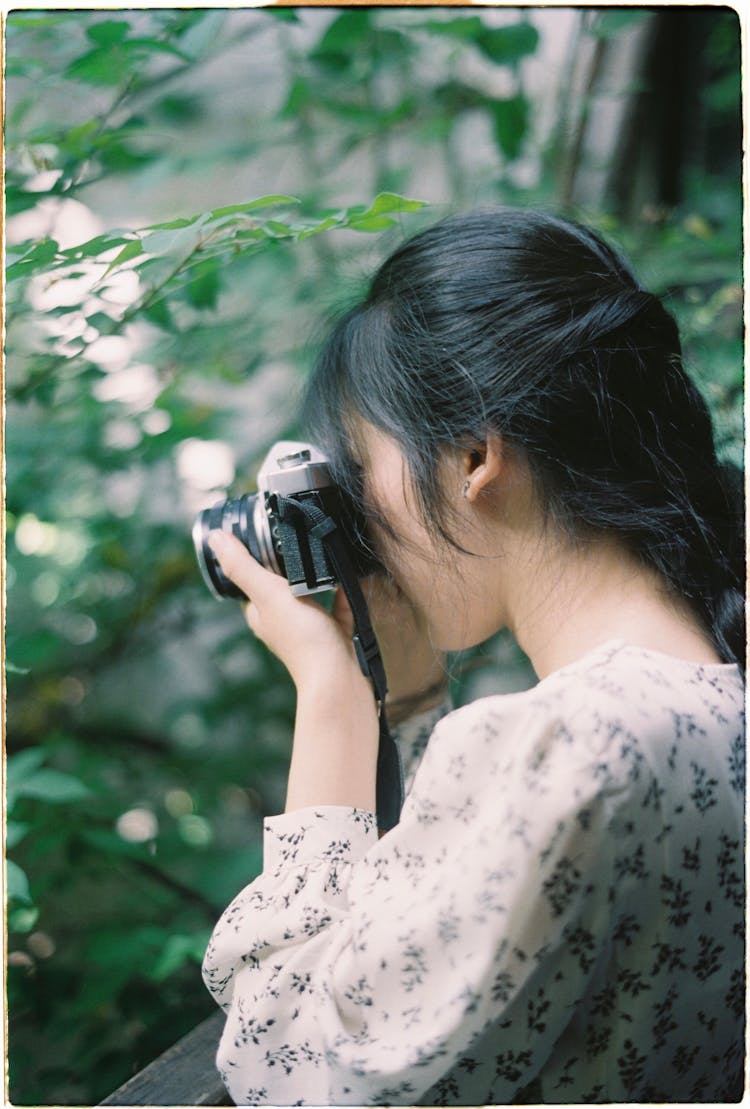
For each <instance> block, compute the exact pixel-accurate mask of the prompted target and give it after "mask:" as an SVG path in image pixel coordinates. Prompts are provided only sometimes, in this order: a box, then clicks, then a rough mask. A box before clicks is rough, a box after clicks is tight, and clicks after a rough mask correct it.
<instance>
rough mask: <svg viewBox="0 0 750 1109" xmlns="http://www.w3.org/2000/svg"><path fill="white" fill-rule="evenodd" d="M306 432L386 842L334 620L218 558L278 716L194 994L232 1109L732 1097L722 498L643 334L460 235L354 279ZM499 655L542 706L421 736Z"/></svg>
mask: <svg viewBox="0 0 750 1109" xmlns="http://www.w3.org/2000/svg"><path fill="white" fill-rule="evenodd" d="M308 413H309V421H310V428H311V432H312V433H314V434H315V435H316V437H317V440H318V442H319V443H320V444H321V445H322V446H323V447H324V448H325V449H326V450H327V451H328V453H329V454H330V455H331V457H332V459H333V464H334V471H335V474H336V477H337V480H338V481H339V482H340V483H341V484H342V485H344V486H345V487H346V488H347V489H348V490H349V492H350V493H351V494H352V495H353V496H355V497H358V498H359V499H360V500H361V503H362V504H363V506H364V509H365V511H366V513H367V515H368V518H369V525H370V531H371V535H372V541H373V543H374V546H375V548H376V550H377V553H378V555H379V557H380V559H381V560H382V562H383V563H384V565H385V566H386V567H387V570H388V573H389V578H388V582H385V581H383V580H382V579H381V581H380V582H379V584H378V586H377V588H376V589H375V588H374V589H373V590H372V591H371V594H372V595H371V603H372V605H373V610H374V616H375V619H376V626H377V629H378V634H379V638H380V640H381V644H382V646H383V650H384V656H385V660H386V668H387V671H388V676H389V683H390V688H391V715H392V717H394V718H396V717H399V716H400V717H402V718H403V717H406V719H405V720H403V721H402V723H401V727H400V730H399V733H398V742H399V744H400V748H401V755H402V760H403V764H404V772H405V778H406V784H407V797H406V801H405V804H404V807H403V811H402V815H401V820H400V823H399V824H398V825H397V826H396V827H395V828H394V829H392V830H391V831H390V832H388V833H387V834H386V835H384V836H382V838H380V839H379V838H378V836H377V831H376V828H375V823H374V817H373V809H374V790H375V759H376V750H377V739H378V721H377V718H376V712H375V708H374V701H373V697H372V691H371V689H370V687H369V685H368V683H367V681H366V680H365V678H363V676H362V674H361V672H360V670H359V667H358V664H357V661H356V659H355V657H354V653H353V650H352V647H351V640H350V630H351V628H350V625H349V623H348V621H347V612H346V605H345V603H342V602H341V601H339V602H338V603H337V605H336V606H335V608H334V613H333V615H331V616H329V615H327V614H326V613H325V612H323V611H322V610H321V609H320V608H319V607H318V606H316V605H315V604H314V603H309V602H303V601H300V600H297V599H295V598H293V597H292V596H291V594H290V592H289V589H288V587H287V585H286V583H285V582H284V581H283V579H281V578H278V577H275V576H274V575H272V574H270V573H267V572H266V571H265V570H263V569H262V568H261V567H260V566H259V565H258V564H257V563H255V562H254V561H253V560H252V558H250V556H249V555H248V554H247V552H246V551H245V550H244V548H243V547H242V546H241V545H240V544H239V543H238V542H237V541H235V540H233V538H232V537H231V536H221V535H219V536H215V538H214V539H213V540H212V544H214V550H215V552H216V554H217V557H218V558H219V560H220V562H221V565H222V568H223V569H224V571H225V573H226V574H227V575H228V576H229V577H230V578H231V579H232V580H234V581H235V582H236V583H237V584H238V585H239V586H240V587H241V588H242V589H243V591H244V592H245V593H246V594H247V595H248V596H249V597H250V598H251V603H250V604H249V606H248V608H247V620H248V623H249V625H250V628H251V629H252V630H253V631H254V632H255V634H256V635H257V636H258V637H259V638H260V639H262V640H263V641H264V642H265V643H266V644H267V645H268V646H269V647H270V649H271V650H272V651H274V652H275V653H276V654H277V655H278V656H279V657H280V658H281V659H282V661H283V662H284V663H285V664H286V666H287V667H288V669H289V672H290V674H291V676H292V678H293V679H294V682H295V684H296V688H297V695H298V701H297V716H296V725H295V735H294V750H293V756H292V762H291V768H290V774H289V787H288V796H287V806H286V813H285V814H284V815H282V816H277V817H273V818H271V819H270V820H268V821H267V824H266V830H265V837H266V839H265V869H264V872H263V874H262V875H261V876H260V877H259V878H258V879H257V880H256V881H255V882H253V883H252V884H251V885H250V886H248V888H247V889H246V890H244V891H243V892H242V893H241V894H240V895H239V896H238V897H237V898H236V900H235V901H234V902H233V904H232V905H231V906H230V907H229V908H228V909H227V911H226V913H225V914H224V916H223V918H222V920H221V922H220V923H219V925H218V926H217V929H216V931H215V934H214V936H213V939H212V941H211V944H210V946H209V949H208V952H207V955H206V961H205V968H204V973H205V978H206V982H207V984H208V986H209V988H210V989H211V990H212V991H213V993H214V994H215V996H216V998H217V1000H218V1001H219V1002H220V1004H222V1005H223V1006H224V1007H225V1009H226V1011H227V1024H226V1029H225V1032H224V1036H223V1039H222V1043H221V1047H220V1051H219V1066H220V1068H221V1071H222V1075H223V1078H224V1080H225V1082H226V1084H227V1087H228V1089H229V1091H230V1093H231V1095H232V1097H233V1098H234V1100H235V1101H236V1102H238V1103H242V1104H273V1105H279V1104H293V1103H294V1104H313V1105H338V1104H357V1105H366V1104H375V1105H377V1104H396V1105H401V1104H417V1103H419V1104H427V1105H467V1104H468V1105H481V1104H496V1103H506V1102H516V1101H536V1102H580V1101H594V1102H596V1101H618V1100H625V1101H634V1100H644V1101H661V1100H677V1101H690V1100H700V1101H710V1100H725V1099H731V1098H736V1097H738V1096H740V1092H741V1081H742V1080H741V1073H742V1052H743V1029H742V1015H743V978H742V975H743V950H742V931H743V887H742V882H743V866H742V858H743V856H742V834H743V833H742V829H743V800H742V790H743V772H744V756H743V746H742V715H743V685H742V671H741V660H742V654H743V651H744V643H745V639H744V626H743V605H742V596H741V592H740V590H741V588H742V582H743V581H744V571H743V540H742V534H741V528H742V505H741V492H740V488H741V487H740V484H739V482H737V481H736V480H733V479H732V476H731V474H729V473H728V471H727V470H726V469H725V468H724V467H722V466H721V465H720V464H719V463H718V462H717V459H716V454H715V451H714V445H713V437H712V431H711V425H710V419H709V416H708V413H707V411H706V408H705V405H704V403H703V401H702V399H701V398H700V396H699V394H698V392H697V391H696V389H695V387H694V386H693V385H692V384H691V383H690V381H689V380H688V378H687V377H686V375H685V373H684V371H683V369H682V367H681V363H680V351H679V340H678V336H677V332H676V328H675V324H674V322H673V320H672V318H671V317H670V316H669V315H668V314H667V312H666V311H665V310H664V309H663V307H662V306H661V304H660V303H659V301H658V300H657V299H656V298H655V297H653V296H651V295H650V294H649V293H647V292H645V291H644V290H643V289H641V288H640V286H639V285H638V284H637V282H636V281H635V279H634V278H633V277H632V275H631V274H630V272H629V271H628V269H627V268H626V267H625V265H624V264H623V263H622V261H620V260H619V259H618V258H617V257H616V255H615V254H614V253H613V252H612V251H611V250H610V249H609V247H607V246H606V245H605V244H604V243H602V242H601V241H600V240H599V239H598V238H597V237H595V236H594V235H592V234H591V233H590V232H589V231H586V230H585V229H583V228H581V227H579V226H576V225H573V224H569V223H564V222H562V221H559V220H556V219H553V218H550V217H548V216H545V215H539V214H534V213H530V212H520V211H518V212H514V211H498V212H494V213H479V214H474V215H469V216H463V217H457V218H454V219H451V220H448V221H446V222H444V223H443V224H441V225H439V226H437V227H435V228H433V229H431V230H428V231H426V232H423V233H421V234H420V235H418V236H417V237H416V238H415V239H413V240H412V241H411V242H409V243H407V244H406V245H405V246H403V247H402V248H401V249H399V250H397V251H396V253H395V254H394V255H393V256H392V257H391V258H390V259H389V260H388V261H387V262H386V263H385V264H384V265H383V267H382V268H381V270H380V271H379V273H378V274H377V275H376V277H375V279H374V281H373V283H372V286H371V288H370V291H369V294H368V296H367V298H366V300H365V301H364V303H363V304H362V305H360V306H359V307H357V308H355V309H354V310H353V311H352V312H350V313H349V314H348V315H347V316H346V317H345V318H344V319H343V320H342V321H341V322H340V323H339V325H338V326H337V328H336V329H335V330H334V332H333V334H332V336H331V337H330V339H329V340H328V343H327V345H326V347H325V349H324V351H323V353H322V356H321V358H320V360H319V363H318V366H317V370H316V372H315V374H314V377H313V380H312V384H311V388H310V392H309V405H308ZM504 627H505V628H509V629H510V630H511V632H512V633H513V635H514V636H515V638H516V639H517V641H518V643H519V645H520V646H521V647H522V648H523V650H524V651H525V652H526V654H527V655H528V657H529V658H530V660H531V662H532V664H533V666H534V669H535V671H536V674H537V676H538V678H539V682H538V684H537V685H536V686H535V687H534V688H533V689H531V690H529V691H527V692H523V693H516V694H510V695H504V696H494V697H487V698H483V699H481V700H479V701H476V702H475V703H473V704H470V705H467V706H465V707H464V708H461V709H459V710H457V711H455V712H452V713H447V705H445V703H444V684H445V683H444V652H446V651H452V650H460V649H463V648H466V647H469V646H472V645H474V644H476V643H479V642H481V641H482V640H484V639H485V638H487V637H488V636H490V635H492V634H493V633H494V632H496V631H498V629H500V628H504ZM446 713H447V714H446ZM430 733H432V734H431V735H430ZM427 736H429V742H428V743H427V745H426V750H424V752H423V749H424V747H425V743H424V741H425V738H426V737H427Z"/></svg>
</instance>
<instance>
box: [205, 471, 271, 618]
mask: <svg viewBox="0 0 750 1109" xmlns="http://www.w3.org/2000/svg"><path fill="white" fill-rule="evenodd" d="M212 531H227V532H229V533H230V534H232V535H235V536H236V537H237V538H238V539H239V541H240V542H241V543H242V544H243V546H245V547H246V548H247V549H248V551H249V552H250V554H251V555H252V556H253V558H254V559H255V560H256V561H257V562H260V563H262V564H263V565H264V566H267V567H268V568H269V569H276V567H275V566H274V565H273V563H272V561H271V559H270V558H269V555H268V548H269V547H270V550H271V553H273V544H272V543H271V540H270V536H268V537H266V533H267V531H268V522H267V518H266V515H265V512H264V511H263V505H262V497H260V496H259V495H258V494H257V493H246V494H245V495H244V496H243V497H239V498H238V499H237V500H229V501H217V503H216V504H214V505H212V506H211V508H206V509H204V510H203V512H201V513H199V515H198V517H197V519H196V521H195V524H194V525H193V545H194V547H195V555H196V558H197V560H198V566H199V567H200V571H201V574H202V576H203V580H204V582H205V583H206V585H207V586H208V588H209V590H210V591H211V593H213V595H214V596H215V597H243V596H244V594H243V593H242V591H241V590H239V589H238V588H237V586H236V585H235V584H234V582H232V581H230V580H229V578H228V577H226V575H225V574H224V573H223V572H222V569H221V566H220V565H219V563H218V561H217V558H216V555H215V554H214V552H213V551H212V550H211V548H210V547H209V545H208V536H209V534H210V533H211V532H212ZM258 533H259V534H258ZM276 572H277V573H278V570H276Z"/></svg>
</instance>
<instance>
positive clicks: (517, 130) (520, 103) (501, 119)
mask: <svg viewBox="0 0 750 1109" xmlns="http://www.w3.org/2000/svg"><path fill="white" fill-rule="evenodd" d="M491 110H492V115H493V117H494V124H495V138H496V139H497V143H498V146H499V147H500V149H501V150H502V152H503V154H504V155H505V156H506V158H508V159H509V160H510V161H512V160H513V159H514V158H517V157H518V155H519V154H520V153H521V148H522V146H523V140H524V139H525V137H526V131H527V127H528V117H529V102H528V100H527V99H526V97H525V96H513V97H511V98H510V99H508V100H496V101H495V103H494V104H493V105H492V109H491Z"/></svg>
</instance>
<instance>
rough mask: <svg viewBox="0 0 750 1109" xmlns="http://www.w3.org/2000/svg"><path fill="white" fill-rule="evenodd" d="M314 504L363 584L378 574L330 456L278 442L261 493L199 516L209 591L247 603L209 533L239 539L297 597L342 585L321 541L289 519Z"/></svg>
mask: <svg viewBox="0 0 750 1109" xmlns="http://www.w3.org/2000/svg"><path fill="white" fill-rule="evenodd" d="M290 498H291V499H292V500H293V501H295V502H303V503H304V502H305V501H308V502H311V503H312V505H314V506H315V508H317V509H318V510H319V511H320V512H322V513H323V514H324V515H325V516H327V517H329V518H331V519H333V520H334V521H335V523H336V524H337V526H338V528H339V530H340V532H341V534H342V535H343V538H344V541H345V543H346V548H347V553H348V555H349V558H350V560H351V562H352V565H353V567H354V569H355V571H356V573H357V575H358V576H360V577H364V576H365V575H367V574H369V573H371V572H372V571H373V570H374V569H376V567H377V565H378V564H377V562H376V560H375V559H374V557H373V555H372V552H371V551H370V550H369V548H368V544H367V541H366V539H365V535H364V521H363V519H362V516H361V514H360V513H359V512H357V510H356V509H355V507H354V505H353V504H352V503H351V501H350V499H349V498H348V497H346V496H345V494H344V493H343V491H342V490H341V488H340V487H339V486H338V485H336V484H335V482H334V481H333V479H332V477H331V472H330V468H329V465H328V460H327V458H326V456H325V455H324V454H323V453H322V452H321V451H320V450H318V449H317V447H314V446H313V445H312V444H310V443H302V442H296V441H293V440H280V441H279V442H278V443H275V444H274V445H273V446H272V447H271V449H270V450H269V452H268V454H267V455H266V457H265V459H264V460H263V463H262V465H261V467H260V469H259V471H258V492H257V493H245V494H244V495H243V496H241V497H239V498H237V499H235V500H225V501H218V502H217V503H216V504H214V505H212V507H211V508H207V509H204V510H203V511H202V512H201V513H199V515H198V517H197V519H196V521H195V524H194V525H193V544H194V546H195V553H196V557H197V559H198V565H199V567H200V570H201V573H202V575H203V580H204V581H205V583H206V585H207V586H208V589H209V590H210V592H211V593H213V595H214V596H215V597H216V598H217V599H221V598H223V597H242V596H243V594H242V592H241V591H240V590H239V589H238V588H237V587H236V586H235V585H234V583H233V582H231V581H230V580H229V579H228V578H227V577H226V576H225V575H224V574H223V573H222V570H221V567H220V566H219V563H218V560H217V559H216V556H215V555H214V553H213V551H212V550H211V548H210V547H209V546H208V536H209V533H210V532H211V531H216V530H221V531H226V532H230V533H231V534H232V535H235V536H236V537H237V538H238V539H239V540H240V542H241V543H242V544H243V545H244V546H245V547H246V548H247V550H248V551H249V552H250V554H251V555H252V556H253V558H255V559H256V561H258V562H260V564H261V565H262V566H265V568H266V569H267V570H271V571H273V572H274V573H276V574H280V575H281V576H282V577H285V578H286V579H287V580H288V582H289V586H290V589H291V591H292V593H294V594H295V595H296V596H300V597H304V596H308V595H309V594H312V593H318V592H320V591H321V590H325V589H332V588H334V586H336V584H337V578H336V574H335V572H334V569H333V566H332V565H331V563H330V560H329V558H328V556H327V554H326V550H325V547H324V544H323V542H322V539H321V538H320V537H319V536H317V535H315V534H314V531H315V529H314V528H313V527H312V526H311V525H310V524H309V523H307V521H306V519H305V517H304V514H302V513H294V514H292V513H289V512H285V511H284V505H285V502H287V501H288V500H289V499H290Z"/></svg>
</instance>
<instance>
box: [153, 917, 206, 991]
mask: <svg viewBox="0 0 750 1109" xmlns="http://www.w3.org/2000/svg"><path fill="white" fill-rule="evenodd" d="M210 938H211V930H210V929H208V928H207V929H205V931H202V932H196V933H195V934H194V935H192V936H184V935H173V936H169V938H168V939H167V942H166V943H165V945H164V948H163V950H162V952H161V955H160V956H159V958H158V959H157V960H156V962H155V963H154V965H153V967H152V968H151V970H150V972H149V975H148V977H149V978H151V979H152V980H153V981H155V982H163V981H164V979H165V978H169V976H170V974H174V972H175V971H176V970H179V969H180V967H181V966H183V965H184V964H185V963H188V962H190V963H198V964H200V963H201V962H202V960H203V956H204V955H205V953H206V947H207V946H208V941H209V939H210Z"/></svg>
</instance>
